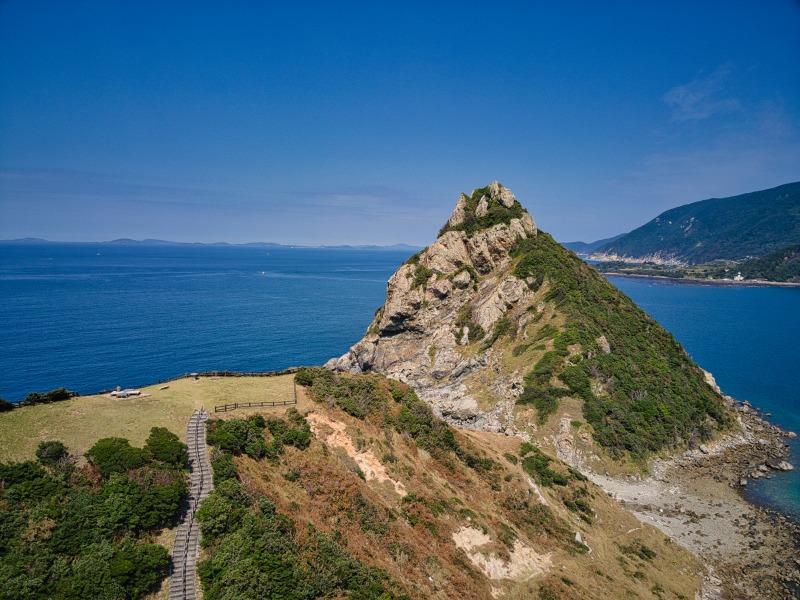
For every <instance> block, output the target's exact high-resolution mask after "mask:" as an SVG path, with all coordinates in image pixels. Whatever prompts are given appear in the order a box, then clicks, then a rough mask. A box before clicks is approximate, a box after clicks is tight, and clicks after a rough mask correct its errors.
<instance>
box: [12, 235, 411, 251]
mask: <svg viewBox="0 0 800 600" xmlns="http://www.w3.org/2000/svg"><path fill="white" fill-rule="evenodd" d="M0 244H6V245H19V246H23V245H31V246H35V245H45V244H90V245H97V246H222V247H225V246H229V247H240V248H241V247H244V248H320V249H327V250H348V249H352V250H397V251H401V250H408V251H409V252H411V251H414V250H419V249H420V247H419V246H411V245H409V244H391V245H388V246H378V245H372V244H362V245H348V244H342V245H331V246H305V245H302V244H275V243H272V242H248V243H243V244H231V243H229V242H171V241H168V240H156V239H150V238H148V239H144V240H133V239H130V238H119V239H116V240H109V241H106V242H57V241H51V240H45V239H42V238H34V237H28V238H17V239H13V240H0Z"/></svg>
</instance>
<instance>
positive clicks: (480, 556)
mask: <svg viewBox="0 0 800 600" xmlns="http://www.w3.org/2000/svg"><path fill="white" fill-rule="evenodd" d="M296 381H297V384H298V385H297V398H298V402H297V404H296V405H293V406H291V407H289V408H287V407H276V408H268V407H267V408H264V407H260V408H248V409H237V410H233V411H229V412H224V413H213V412H212V420H211V421H209V425H208V437H207V440H208V443H209V445H210V446H211V451H210V456H211V466H212V469H213V479H214V484H215V490H214V491H213V492H212V493H211V495H210V496H209V497H208V498H207V499H206V500H205V501H204V502H203V504H202V505H201V507H200V510H199V511H198V513H197V518H198V521H199V523H200V528H201V531H202V546H203V550H202V552H201V556H200V560H199V563H198V574H199V580H200V582H199V585H201V586H202V591H203V597H204V598H205V599H206V600H233V599H236V600H260V599H261V598H287V599H295V600H307V599H311V598H323V597H324V598H334V597H335V598H344V597H350V598H362V599H375V600H391V599H398V600H399V599H410V598H469V599H476V600H478V599H489V598H538V599H544V600H552V599H554V598H571V599H578V598H594V599H598V600H600V599H604V598H609V597H615V596H617V595H620V594H623V595H625V596H627V597H631V598H633V597H636V598H652V599H656V598H694V597H695V593H696V592H697V590H698V589H700V586H701V578H702V574H703V566H702V565H701V564H700V561H699V560H698V559H697V558H695V557H694V556H692V554H691V553H690V552H688V551H687V550H685V549H684V548H682V547H681V546H680V545H678V544H675V543H673V542H671V541H670V540H669V539H668V538H667V537H666V536H665V535H664V534H663V533H661V532H660V531H658V530H657V529H656V528H654V527H652V526H650V525H644V524H642V523H640V522H639V521H637V520H636V518H635V517H634V516H633V515H631V514H630V513H628V512H627V511H626V510H625V509H624V508H623V507H622V506H621V505H620V504H619V503H618V502H615V501H614V500H612V499H611V498H610V497H609V496H608V495H607V494H606V493H605V492H604V491H603V490H601V489H600V488H599V487H598V486H596V485H595V484H593V483H592V482H590V481H588V480H587V479H586V478H585V477H584V476H583V475H581V474H580V473H579V472H578V471H576V470H573V469H571V468H569V467H568V466H567V465H565V464H563V463H561V462H559V461H557V460H553V459H551V458H550V457H548V456H547V455H545V454H544V453H542V452H541V450H539V449H538V448H537V447H536V446H535V445H533V444H530V443H525V442H524V441H523V440H521V439H519V438H515V437H509V436H505V435H502V434H497V433H490V432H476V431H458V430H456V429H454V428H452V427H451V426H449V425H447V424H445V423H444V422H442V421H441V420H440V419H438V418H437V417H436V416H435V415H434V414H433V412H432V411H431V409H430V408H429V407H428V406H427V404H425V403H424V402H423V401H421V400H420V399H419V397H418V396H417V395H416V394H415V393H414V391H413V390H411V389H410V388H409V387H408V386H407V385H405V384H402V383H399V382H397V381H392V380H389V379H386V378H384V377H382V376H378V375H374V374H356V375H351V374H335V373H333V372H331V371H328V370H326V369H322V368H311V369H305V370H301V371H300V372H298V373H297V375H296ZM142 392H143V394H142V396H139V397H132V398H128V399H124V400H120V399H115V398H110V397H108V396H87V397H74V398H70V399H67V400H64V401H60V402H53V403H49V404H39V405H34V406H23V407H19V408H15V409H13V410H11V411H10V412H6V413H2V414H0V433H2V434H3V440H4V443H3V445H2V447H0V461H3V462H4V463H5V464H0V480H2V487H0V494H2V499H0V516H1V517H2V523H3V533H4V536H3V544H2V546H0V558H2V561H3V565H4V567H3V568H2V569H0V589H1V590H2V592H0V596H1V597H4V598H52V597H63V598H75V599H76V600H77V599H78V598H87V597H105V598H120V599H121V598H137V599H139V598H140V599H149V600H156V599H160V598H166V597H167V596H166V591H167V590H168V589H169V587H170V586H169V575H168V569H167V563H168V560H167V551H168V550H169V549H170V548H171V545H172V542H173V539H174V537H175V533H176V524H177V516H178V515H179V510H178V509H179V506H180V502H179V501H178V499H179V498H185V493H186V490H185V488H181V487H180V486H179V485H177V483H178V481H179V480H180V478H179V475H180V473H181V471H179V470H177V467H180V464H178V465H177V467H176V466H170V465H169V464H167V463H165V462H164V461H163V460H159V461H155V462H154V461H153V460H152V458H150V457H151V456H156V457H157V456H158V454H157V453H156V452H155V449H156V446H155V445H154V443H153V441H152V440H153V436H152V433H151V434H150V437H148V432H151V431H152V430H151V428H153V427H160V428H164V429H161V430H160V431H162V433H161V434H160V435H161V437H162V438H165V439H167V440H168V439H169V437H170V436H171V434H169V433H164V432H166V431H167V430H171V431H172V432H173V433H174V434H176V435H177V436H178V437H179V438H180V439H181V440H185V432H186V420H187V419H188V417H189V415H191V413H192V410H194V409H195V408H200V406H201V405H204V406H205V408H206V409H207V410H208V409H211V410H213V408H212V407H213V405H215V404H218V403H219V404H222V403H230V402H232V401H239V402H241V401H256V400H263V399H264V398H267V399H274V400H282V399H290V398H292V375H279V376H276V377H200V378H199V379H195V378H191V377H186V378H182V379H178V380H174V381H170V382H166V383H164V384H158V385H154V386H148V387H145V388H143V389H142ZM121 438H126V439H128V440H129V441H130V444H131V445H128V444H127V442H125V441H124V440H123V441H120V439H121ZM58 439H60V440H61V441H63V442H64V444H65V446H66V451H67V452H69V454H68V455H65V454H64V453H63V452H64V450H61V454H60V455H59V457H58V460H56V461H54V460H52V459H51V458H50V457H49V456H48V455H47V454H44V453H42V452H41V451H38V450H37V447H39V444H40V442H45V441H48V442H49V444H48V445H47V446H45V447H46V448H48V449H49V448H53V447H57V444H56V443H55V442H54V440H58ZM174 439H175V440H176V441H177V438H174ZM100 440H103V441H100ZM175 445H176V444H175V443H172V447H173V448H174V447H175ZM142 446H144V452H142V451H141V450H138V448H140V447H142ZM101 449H102V450H103V454H102V455H101V453H100V450H101ZM176 449H177V450H178V454H180V448H179V447H178V448H176ZM10 460H15V461H25V462H15V463H8V462H6V461H10ZM148 461H149V462H148ZM167 484H169V485H168V486H167ZM165 486H167V487H165ZM167 492H170V494H171V495H169V496H167V495H166V494H167ZM142 553H146V556H145V557H144V558H145V559H146V560H143V559H142V558H141V555H142ZM100 557H102V559H101V558H100ZM87 563H89V565H91V566H90V567H89V566H87Z"/></svg>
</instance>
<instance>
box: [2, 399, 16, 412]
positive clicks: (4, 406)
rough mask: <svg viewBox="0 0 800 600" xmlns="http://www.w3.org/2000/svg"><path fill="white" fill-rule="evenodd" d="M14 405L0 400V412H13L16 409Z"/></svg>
mask: <svg viewBox="0 0 800 600" xmlns="http://www.w3.org/2000/svg"><path fill="white" fill-rule="evenodd" d="M16 406H17V405H16V404H13V403H12V402H9V401H8V400H3V399H2V398H0V412H8V411H10V410H14V409H15V408H16Z"/></svg>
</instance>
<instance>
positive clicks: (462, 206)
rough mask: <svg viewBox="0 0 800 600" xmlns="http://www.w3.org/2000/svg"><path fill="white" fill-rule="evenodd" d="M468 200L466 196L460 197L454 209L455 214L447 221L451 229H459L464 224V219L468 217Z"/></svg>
mask: <svg viewBox="0 0 800 600" xmlns="http://www.w3.org/2000/svg"><path fill="white" fill-rule="evenodd" d="M467 200H468V198H467V196H466V195H465V194H461V195H460V196H459V197H458V201H457V202H456V207H455V208H454V209H453V212H452V213H451V214H450V218H449V219H448V221H447V224H448V225H449V226H450V227H458V226H459V225H461V224H462V223H463V222H464V217H466V215H467V212H466V208H467Z"/></svg>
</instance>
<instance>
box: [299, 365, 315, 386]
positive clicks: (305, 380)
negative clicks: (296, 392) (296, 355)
mask: <svg viewBox="0 0 800 600" xmlns="http://www.w3.org/2000/svg"><path fill="white" fill-rule="evenodd" d="M313 373H314V371H313V369H300V370H299V371H298V372H297V373H295V374H294V380H295V382H296V383H297V384H299V385H302V386H306V387H308V386H310V385H311V384H312V383H314V374H313Z"/></svg>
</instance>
